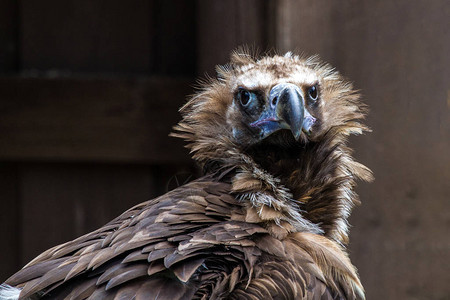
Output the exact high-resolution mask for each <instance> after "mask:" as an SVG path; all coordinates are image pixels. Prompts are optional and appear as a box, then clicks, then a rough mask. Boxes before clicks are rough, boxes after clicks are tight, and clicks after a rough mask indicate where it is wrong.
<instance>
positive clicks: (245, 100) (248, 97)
mask: <svg viewBox="0 0 450 300" xmlns="http://www.w3.org/2000/svg"><path fill="white" fill-rule="evenodd" d="M237 98H238V100H239V102H240V103H241V105H242V106H244V107H245V106H248V105H249V104H250V102H251V101H252V100H253V99H254V98H255V94H254V93H251V92H249V91H247V90H244V89H240V90H239V91H238V94H237Z"/></svg>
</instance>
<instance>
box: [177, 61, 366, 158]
mask: <svg viewBox="0 0 450 300" xmlns="http://www.w3.org/2000/svg"><path fill="white" fill-rule="evenodd" d="M217 74H218V76H217V79H209V80H207V81H205V82H203V83H201V88H200V91H199V92H198V93H197V94H196V95H194V96H193V97H192V99H191V100H190V101H189V102H188V103H187V104H186V105H185V106H184V107H183V108H182V109H181V112H182V114H183V120H182V121H181V122H180V124H178V126H176V127H175V129H176V131H177V133H175V134H173V135H175V136H179V137H182V138H184V139H185V140H187V141H188V142H189V144H188V147H189V148H190V149H191V150H192V152H193V156H194V158H195V159H197V160H198V161H199V162H200V163H205V162H207V161H210V160H215V161H229V160H233V157H232V156H234V155H237V154H249V155H250V156H254V155H256V154H255V153H256V152H258V153H260V152H263V154H261V155H263V156H264V149H267V150H268V151H271V152H273V151H275V152H276V148H278V150H283V151H284V152H286V150H289V151H287V152H289V153H291V152H292V153H293V155H297V154H295V151H297V150H298V151H299V149H300V148H301V147H303V146H304V145H305V144H307V143H308V142H314V143H317V142H319V143H320V142H321V140H325V139H324V136H325V135H326V134H327V133H330V132H332V133H333V136H334V139H339V138H340V139H345V137H347V136H348V135H350V134H352V133H353V134H359V133H361V132H362V131H363V130H366V129H367V128H366V127H365V126H364V125H362V124H361V123H359V122H358V120H359V119H362V118H363V117H364V113H365V107H364V105H362V104H361V103H360V102H359V95H358V94H357V93H355V92H354V91H353V89H352V85H351V84H350V83H348V82H346V81H344V80H343V79H342V77H341V76H340V75H339V73H338V72H336V71H335V70H334V69H332V68H331V67H330V66H329V65H326V64H323V63H321V62H320V61H319V60H318V58H317V57H310V58H302V57H299V56H296V55H293V54H292V53H290V52H288V53H286V54H285V55H274V56H266V57H262V58H255V57H253V56H252V55H250V54H248V53H246V52H234V53H233V54H232V57H231V61H230V63H229V64H227V65H224V66H218V67H217ZM326 142H327V143H330V142H331V141H330V140H329V139H326ZM299 147H300V148H299ZM274 149H275V150H274ZM290 150H292V151H290ZM265 154H267V153H265Z"/></svg>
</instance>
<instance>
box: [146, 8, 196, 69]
mask: <svg viewBox="0 0 450 300" xmlns="http://www.w3.org/2000/svg"><path fill="white" fill-rule="evenodd" d="M151 2H152V10H151V20H152V21H153V22H152V24H151V25H152V28H153V29H152V30H153V32H154V34H153V36H152V45H153V47H152V53H151V62H152V66H153V67H152V69H151V70H152V72H153V73H156V74H163V75H168V74H170V75H187V76H191V75H192V74H194V72H195V67H196V64H195V63H196V59H195V55H196V53H195V47H196V43H195V42H196V36H195V30H196V27H195V25H196V23H195V22H196V18H195V1H193V0H189V1H186V0H154V1H151Z"/></svg>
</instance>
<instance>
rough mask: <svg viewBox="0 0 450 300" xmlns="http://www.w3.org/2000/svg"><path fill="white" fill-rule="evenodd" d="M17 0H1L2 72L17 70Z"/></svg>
mask: <svg viewBox="0 0 450 300" xmlns="http://www.w3.org/2000/svg"><path fill="white" fill-rule="evenodd" d="M17 27H18V22H17V1H14V0H3V1H0V72H2V73H4V72H5V73H6V72H14V71H16V70H17V67H18V66H17V30H18V28H17Z"/></svg>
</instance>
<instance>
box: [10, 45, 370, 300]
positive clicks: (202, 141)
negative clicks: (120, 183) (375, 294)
mask: <svg viewBox="0 0 450 300" xmlns="http://www.w3.org/2000/svg"><path fill="white" fill-rule="evenodd" d="M218 72H219V78H218V79H216V80H211V81H210V82H207V83H205V85H204V86H203V88H202V89H201V90H200V91H199V92H198V93H197V94H196V95H194V96H193V97H192V99H191V100H190V101H189V102H188V103H187V104H186V105H185V106H184V107H183V108H182V109H181V113H182V114H183V120H182V121H181V122H180V123H179V124H178V125H177V126H176V127H175V133H174V134H173V135H174V136H178V137H181V138H183V139H185V140H186V141H187V142H188V146H187V147H189V148H190V150H191V152H192V155H193V158H194V159H195V160H197V162H198V163H199V164H200V165H201V166H202V167H203V169H204V170H205V175H204V176H203V177H202V178H200V179H197V180H195V181H192V182H190V183H187V184H185V185H183V186H181V187H178V188H177V189H175V190H173V191H171V192H169V193H167V194H165V195H163V196H160V197H158V198H156V199H153V200H150V201H147V202H144V203H141V204H139V205H137V206H135V207H133V208H131V209H129V210H128V211H126V212H124V213H123V214H122V215H120V216H119V217H117V218H116V219H114V220H112V221H111V222H109V223H108V224H106V225H105V226H103V227H102V228H99V229H97V230H95V231H93V232H91V233H88V234H86V235H84V236H82V237H79V238H77V239H75V240H73V241H70V242H67V243H65V244H62V245H59V246H56V247H54V248H51V249H49V250H47V251H45V252H44V253H42V254H41V255H39V256H38V257H37V258H35V259H34V260H33V261H31V262H30V263H29V264H28V265H27V266H25V267H24V268H23V269H22V270H20V271H19V272H17V273H16V274H14V275H13V276H11V277H10V278H9V279H8V280H7V281H6V283H7V284H9V285H12V286H16V287H19V288H21V289H22V291H21V294H20V297H21V298H22V299H25V298H28V297H36V298H42V299H263V298H267V299H270V298H271V299H364V290H363V288H362V286H361V283H360V281H359V278H358V275H357V273H356V270H355V268H354V266H353V265H352V264H351V262H350V260H349V258H348V256H347V253H346V250H345V247H344V245H345V243H346V242H347V239H348V225H347V218H348V216H349V213H350V211H351V209H352V208H353V206H354V205H355V204H357V203H358V198H357V195H356V194H355V193H354V192H353V188H354V186H355V179H363V180H370V179H371V173H370V171H369V170H368V169H367V168H366V167H365V166H363V165H361V164H359V163H357V162H355V161H354V160H353V158H352V157H351V150H350V149H349V148H347V146H346V142H347V137H348V136H349V135H350V134H360V133H361V132H362V131H364V130H367V128H366V127H365V126H364V125H362V124H361V123H360V122H359V120H360V119H362V118H363V116H364V113H365V107H364V106H363V105H362V104H361V103H360V102H359V96H358V95H357V94H356V93H355V92H353V90H352V87H351V85H350V84H348V83H346V82H345V81H344V80H343V79H342V78H341V76H340V75H339V74H338V73H337V72H336V71H334V70H333V69H332V68H330V67H329V66H328V65H325V64H322V63H320V62H319V61H318V59H317V58H308V59H305V58H301V57H298V56H295V55H293V54H292V53H288V54H286V55H284V56H279V55H275V56H272V57H262V58H257V57H253V56H252V55H250V54H249V53H245V52H244V53H235V54H233V56H232V59H231V63H230V65H228V66H224V67H220V68H218ZM279 82H289V83H293V84H296V85H298V86H299V87H301V88H303V87H304V86H306V85H311V84H317V85H318V86H319V87H320V97H321V101H320V102H319V103H318V104H316V105H315V106H314V107H312V106H311V107H312V108H311V110H312V112H313V115H314V117H315V118H316V119H317V120H318V122H317V123H316V124H315V125H314V126H315V127H314V128H313V129H314V130H313V131H312V134H311V135H309V136H306V135H305V134H304V133H302V135H301V137H300V140H299V141H296V140H294V139H293V137H292V136H291V135H289V134H288V133H286V132H285V131H282V132H279V133H275V134H273V135H271V136H269V138H266V139H264V140H263V141H259V140H257V136H255V135H254V134H252V133H251V132H250V131H248V129H245V126H244V125H245V122H244V121H243V115H242V113H241V112H240V111H239V108H238V105H236V103H235V101H234V100H233V99H234V93H235V91H236V89H238V88H240V87H242V86H245V87H247V88H251V89H252V90H255V91H256V90H257V91H259V93H261V94H265V93H267V92H268V91H269V90H270V88H271V87H272V86H273V85H274V84H276V83H279ZM236 130H241V131H243V132H246V134H244V135H239V138H237V137H236V135H235V134H234V133H233V132H236ZM245 130H247V131H245Z"/></svg>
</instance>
